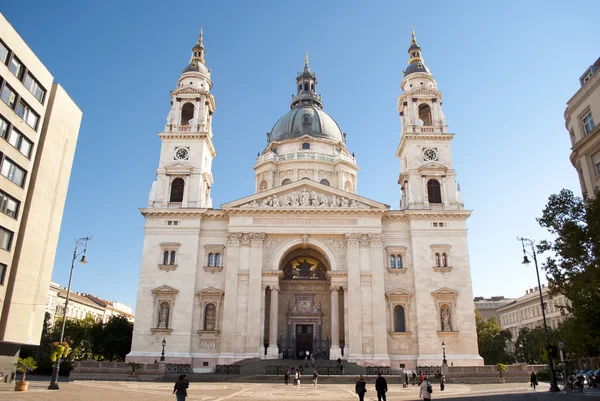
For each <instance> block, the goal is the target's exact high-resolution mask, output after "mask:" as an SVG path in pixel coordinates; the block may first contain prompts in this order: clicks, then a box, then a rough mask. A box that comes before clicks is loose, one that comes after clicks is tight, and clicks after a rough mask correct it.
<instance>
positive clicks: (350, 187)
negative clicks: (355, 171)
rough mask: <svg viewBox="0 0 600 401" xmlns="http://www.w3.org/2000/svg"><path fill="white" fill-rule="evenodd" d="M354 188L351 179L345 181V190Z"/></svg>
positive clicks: (350, 190)
mask: <svg viewBox="0 0 600 401" xmlns="http://www.w3.org/2000/svg"><path fill="white" fill-rule="evenodd" d="M353 190H354V187H353V186H352V183H351V182H350V181H346V182H345V183H344V191H347V192H352V191H353Z"/></svg>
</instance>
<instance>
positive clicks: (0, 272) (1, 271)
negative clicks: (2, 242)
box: [0, 43, 8, 285]
mask: <svg viewBox="0 0 600 401" xmlns="http://www.w3.org/2000/svg"><path fill="white" fill-rule="evenodd" d="M1 45H2V44H1V43H0V46H1ZM6 269H8V266H6V265H5V264H4V263H0V285H4V277H6Z"/></svg>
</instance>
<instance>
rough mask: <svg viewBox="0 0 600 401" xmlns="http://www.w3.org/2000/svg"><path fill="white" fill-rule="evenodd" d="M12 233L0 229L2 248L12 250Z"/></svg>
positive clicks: (2, 228)
mask: <svg viewBox="0 0 600 401" xmlns="http://www.w3.org/2000/svg"><path fill="white" fill-rule="evenodd" d="M12 235H13V233H12V231H8V230H7V229H6V228H4V227H0V248H2V249H6V250H7V251H9V250H10V245H11V244H10V243H11V241H12Z"/></svg>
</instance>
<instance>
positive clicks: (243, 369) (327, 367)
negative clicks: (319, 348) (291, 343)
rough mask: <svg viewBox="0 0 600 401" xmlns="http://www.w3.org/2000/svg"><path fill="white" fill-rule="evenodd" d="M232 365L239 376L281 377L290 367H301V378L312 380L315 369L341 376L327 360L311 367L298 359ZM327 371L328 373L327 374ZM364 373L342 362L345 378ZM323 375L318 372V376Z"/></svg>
mask: <svg viewBox="0 0 600 401" xmlns="http://www.w3.org/2000/svg"><path fill="white" fill-rule="evenodd" d="M234 365H239V366H240V374H241V375H281V376H283V373H284V372H285V370H284V369H289V368H291V367H292V366H293V367H294V369H298V368H299V367H301V372H302V376H304V377H307V375H309V376H310V377H311V378H312V375H313V372H314V370H315V368H316V369H317V372H319V369H321V370H322V371H323V373H324V375H325V376H341V375H340V374H339V373H337V372H336V373H333V371H334V370H335V369H334V368H335V367H336V366H337V362H336V361H331V360H328V359H317V360H316V361H315V366H314V367H313V365H312V362H311V361H308V363H305V362H304V360H300V359H258V358H253V359H244V360H243V361H239V362H236V363H234ZM267 367H271V369H269V370H270V371H271V372H268V371H267ZM273 367H277V371H278V373H275V372H274V369H273ZM328 371H330V373H329V374H327V373H328ZM365 373H366V369H365V368H364V367H363V366H360V365H357V364H355V363H350V362H347V361H344V375H345V376H348V375H350V376H352V375H353V376H358V375H364V374H365ZM322 375H323V374H322V373H321V372H319V376H322Z"/></svg>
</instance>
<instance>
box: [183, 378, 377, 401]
mask: <svg viewBox="0 0 600 401" xmlns="http://www.w3.org/2000/svg"><path fill="white" fill-rule="evenodd" d="M366 392H367V382H366V381H365V379H364V378H363V377H362V375H360V377H359V378H358V380H357V381H356V394H358V400H359V401H364V399H365V393H366ZM178 401H179V400H178Z"/></svg>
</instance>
